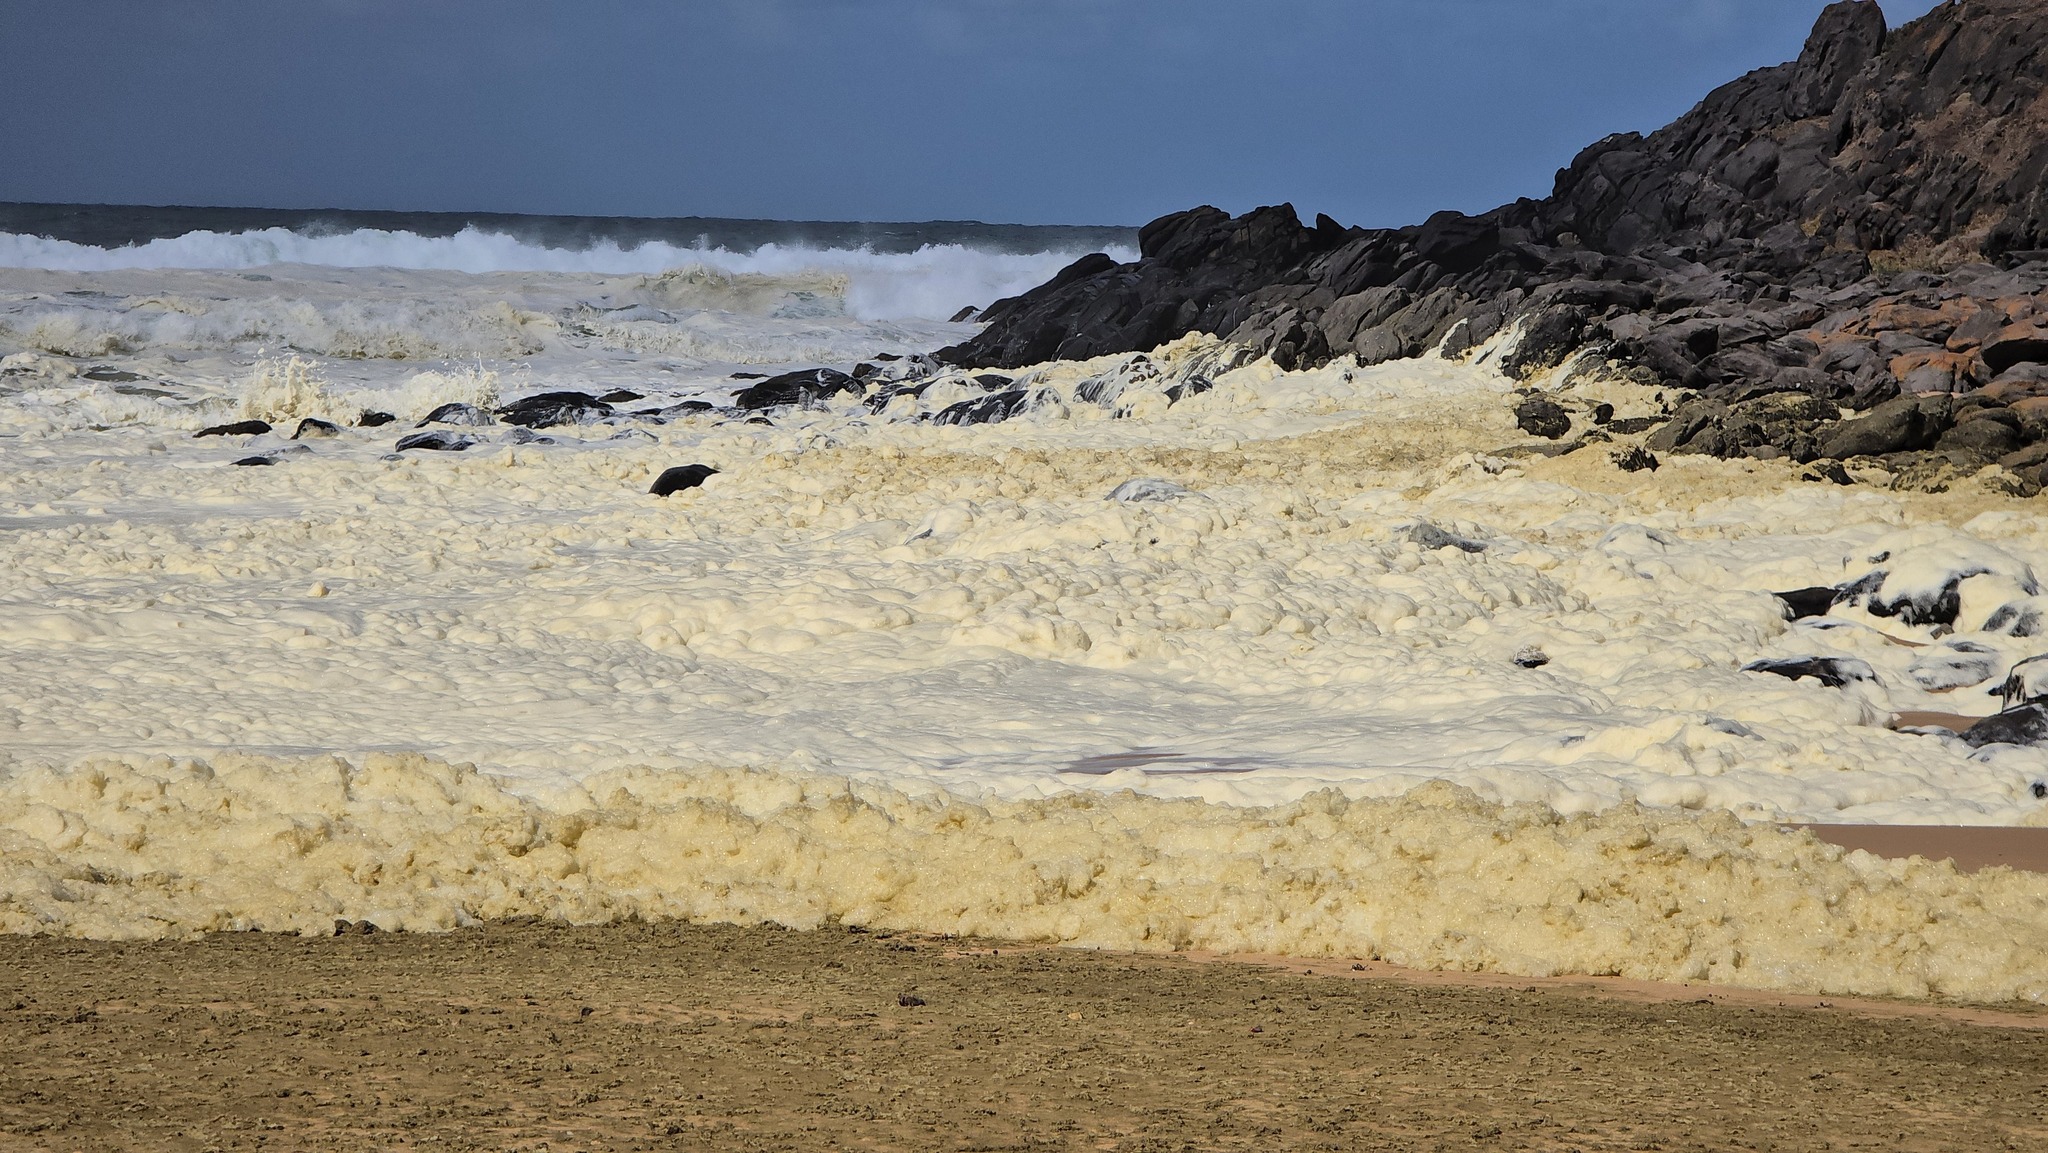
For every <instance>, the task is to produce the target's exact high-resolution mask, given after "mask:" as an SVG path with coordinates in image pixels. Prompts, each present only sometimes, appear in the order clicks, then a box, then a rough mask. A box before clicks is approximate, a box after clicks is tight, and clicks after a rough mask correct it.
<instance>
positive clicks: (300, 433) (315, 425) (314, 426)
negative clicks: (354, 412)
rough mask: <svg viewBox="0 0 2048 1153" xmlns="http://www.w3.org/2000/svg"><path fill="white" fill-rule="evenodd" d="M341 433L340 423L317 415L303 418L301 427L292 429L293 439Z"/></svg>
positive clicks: (330, 436) (321, 437) (331, 435)
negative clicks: (322, 418)
mask: <svg viewBox="0 0 2048 1153" xmlns="http://www.w3.org/2000/svg"><path fill="white" fill-rule="evenodd" d="M363 415H364V416H368V415H370V414H369V413H364V414H363ZM340 435H341V426H340V425H338V424H336V423H334V422H333V421H331V420H321V419H320V418H319V417H317V416H309V417H307V418H305V419H304V420H301V421H300V422H299V427H298V428H296V429H294V430H292V439H293V440H325V439H329V438H332V437H337V436H340Z"/></svg>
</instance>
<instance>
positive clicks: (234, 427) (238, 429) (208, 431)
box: [192, 420, 270, 440]
mask: <svg viewBox="0 0 2048 1153" xmlns="http://www.w3.org/2000/svg"><path fill="white" fill-rule="evenodd" d="M269 431H270V422H269V421H267V420H238V421H235V422H234V423H232V424H216V425H213V426H212V427H210V428H202V429H200V430H199V431H198V432H195V433H193V434H192V436H193V439H195V440H196V439H198V438H199V437H202V436H262V435H263V434H264V433H266V432H269Z"/></svg>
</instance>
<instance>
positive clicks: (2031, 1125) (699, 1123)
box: [0, 924, 2048, 1151]
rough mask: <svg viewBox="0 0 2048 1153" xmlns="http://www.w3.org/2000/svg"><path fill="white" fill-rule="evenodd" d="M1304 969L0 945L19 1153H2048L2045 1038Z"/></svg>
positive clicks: (780, 950)
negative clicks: (1352, 1152) (34, 1152)
mask: <svg viewBox="0 0 2048 1153" xmlns="http://www.w3.org/2000/svg"><path fill="white" fill-rule="evenodd" d="M1281 964H1282V963H1271V964H1266V965H1255V964H1243V963H1207V964H1205V963H1198V962H1196V961H1194V960H1190V959H1187V958H1176V957H1145V956H1130V955H1123V954H1104V953H1086V952H1077V951H1071V950H1057V949H1041V948H1015V947H1009V946H1002V945H989V944H986V943H975V944H970V943H965V942H959V941H933V940H926V939H913V938H906V937H901V936H898V937H889V936H886V935H883V934H857V933H849V932H841V931H826V932H816V933H796V932H784V931H777V930H772V929H743V928H733V927H724V926H685V925H658V926H649V925H617V926H609V927H603V928H565V927H559V926H547V925H532V924H526V925H494V926H490V927H486V928H479V929H472V930H466V931H462V932H457V933H452V934H448V935H444V936H401V935H389V934H375V935H371V936H366V937H356V936H350V937H342V938H329V939H317V940H314V939H300V938H292V937H278V936H258V935H227V936H217V937H213V938H209V939H206V940H203V941H198V942H188V943H174V944H114V943H104V942H81V941H67V940H58V939H51V938H23V937H9V938H0V1150H17V1149H38V1150H41V1149H50V1150H73V1149H80V1150H86V1149H90V1150H101V1149H137V1150H140V1149H150V1150H193V1151H198V1150H206V1149H223V1150H225V1149H256V1148H264V1149H350V1150H360V1149H370V1148H377V1149H383V1148H422V1149H477V1150H483V1149H488V1150H514V1149H517V1150H540V1149H548V1150H557V1151H559V1150H571V1149H592V1150H600V1149H601V1150H613V1149H616V1150H627V1149H842V1148H850V1149H916V1150H927V1149H929V1150H969V1149H974V1150H996V1149H1058V1150H1067V1149H1103V1150H1182V1149H1258V1150H1275V1149H1400V1150H1414V1149H1420V1150H1429V1149H1475V1148H1476V1149H1542V1150H1567V1149H1581V1150H1639V1149H1663V1150H1720V1149H1730V1150H1734V1149H1743V1150H1749V1149H1760V1150H1803V1149H1827V1148H1834V1149H1843V1148H1883V1149H1926V1150H1937V1149H1940V1150H1948V1149H1978V1150H1997V1149H2028V1150H2035V1149H2048V1013H2042V1012H2039V1011H2035V1010H2032V1009H2028V1008H2024V1007H2021V1008H2014V1009H2009V1010H2000V1011H1985V1010H1975V1011H1958V1012H1955V1013H1950V1012H1949V1011H1948V1010H1944V1009H1938V1008H1936V1009H1930V1008H1929V1007H1926V1006H1889V1007H1888V1006H1886V1005H1884V1004H1882V1003H1875V1004H1870V1003H1848V1002H1830V1001H1824V1000H1819V999H1813V998H1804V999H1789V998H1777V997H1771V996H1765V995H1751V996H1746V997H1738V998H1735V999H1732V1000H1731V999H1727V998H1721V997H1716V998H1713V999H1709V998H1707V997H1705V996H1704V995H1703V991H1701V990H1684V989H1677V988H1674V987H1668V986H1667V987H1663V989H1662V991H1661V992H1660V991H1659V990H1658V989H1655V988H1651V989H1648V990H1647V991H1646V990H1645V989H1642V988H1635V989H1627V990H1603V989H1602V988H1600V987H1599V986H1597V984H1593V983H1584V982H1581V983H1578V984H1573V983H1570V982H1557V981H1553V982H1530V981H1527V980H1525V979H1524V980H1519V981H1518V980H1516V979H1512V978H1499V979H1495V980H1492V981H1486V982H1468V983H1460V982H1458V981H1457V980H1455V979H1446V978H1442V977H1437V978H1434V979H1431V980H1426V981H1416V980H1406V979H1399V978H1397V977H1395V976H1393V975H1390V974H1388V973H1387V972H1386V971H1385V970H1384V969H1382V968H1379V967H1367V968H1365V969H1364V970H1363V971H1353V970H1350V968H1349V966H1344V965H1337V964H1332V963H1322V964H1321V965H1318V966H1315V967H1314V968H1315V970H1316V971H1315V972H1314V973H1313V974H1306V973H1304V972H1303V971H1302V969H1301V968H1299V967H1294V966H1291V965H1290V966H1288V967H1284V968H1283V967H1281ZM1891 1010H1905V1011H1906V1012H1904V1013H1899V1012H1892V1011H1891ZM1915 1014H1917V1015H1915ZM1973 1014H1974V1015H1973ZM1987 1022H1991V1023H1987Z"/></svg>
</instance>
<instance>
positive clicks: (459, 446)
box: [395, 428, 477, 452]
mask: <svg viewBox="0 0 2048 1153" xmlns="http://www.w3.org/2000/svg"><path fill="white" fill-rule="evenodd" d="M476 443H477V439H476V438H475V437H473V436H470V435H468V434H467V433H460V432H450V431H447V430H445V429H438V428H437V429H434V430H432V431H430V432H415V433H412V434H410V435H408V436H401V437H399V438H398V444H397V445H396V446H395V447H396V448H397V450H398V451H399V452H410V451H412V450H414V449H422V450H425V451H428V452H462V451H464V450H465V449H468V448H469V447H470V446H472V445H474V444H476Z"/></svg>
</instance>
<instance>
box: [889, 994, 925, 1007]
mask: <svg viewBox="0 0 2048 1153" xmlns="http://www.w3.org/2000/svg"><path fill="white" fill-rule="evenodd" d="M896 1003H897V1004H898V1005H901V1006H903V1007H904V1008H905V1009H915V1008H917V1007H918V1006H920V1005H922V1004H924V998H923V997H920V996H918V995H917V994H915V993H905V994H903V995H902V996H900V997H898V998H896Z"/></svg>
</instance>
